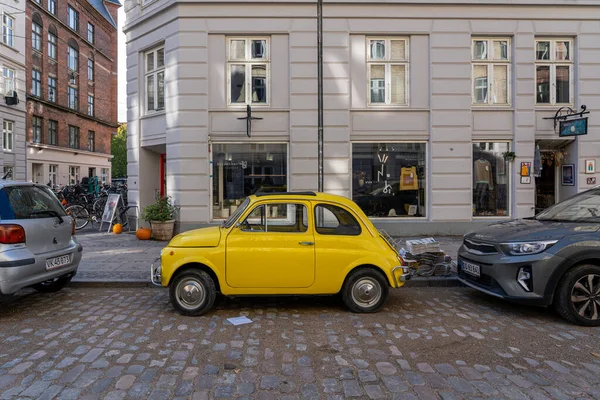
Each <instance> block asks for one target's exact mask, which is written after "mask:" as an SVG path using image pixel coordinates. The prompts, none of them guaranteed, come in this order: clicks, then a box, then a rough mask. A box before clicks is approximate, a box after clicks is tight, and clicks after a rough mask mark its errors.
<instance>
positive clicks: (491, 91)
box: [471, 36, 512, 108]
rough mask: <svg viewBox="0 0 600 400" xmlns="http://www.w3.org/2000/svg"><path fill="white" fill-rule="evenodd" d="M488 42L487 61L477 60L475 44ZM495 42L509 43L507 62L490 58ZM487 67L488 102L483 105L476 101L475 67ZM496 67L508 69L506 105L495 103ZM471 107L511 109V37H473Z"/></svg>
mask: <svg viewBox="0 0 600 400" xmlns="http://www.w3.org/2000/svg"><path fill="white" fill-rule="evenodd" d="M482 41H485V42H487V57H486V58H485V59H477V58H475V44H476V43H477V42H482ZM494 42H507V44H506V46H507V49H506V60H502V59H500V60H495V59H493V58H492V57H490V55H491V53H492V52H493V49H494ZM481 66H483V67H486V70H487V74H486V77H487V100H486V101H485V102H483V103H478V102H476V101H475V92H476V90H475V79H476V78H475V67H481ZM496 66H505V67H506V103H495V102H493V99H494V97H495V94H496V91H495V86H494V85H493V82H494V69H495V67H496ZM471 106H472V107H474V108H477V107H481V108H489V107H511V106H512V40H511V38H510V37H500V36H499V37H495V36H494V37H489V36H485V37H473V38H471Z"/></svg>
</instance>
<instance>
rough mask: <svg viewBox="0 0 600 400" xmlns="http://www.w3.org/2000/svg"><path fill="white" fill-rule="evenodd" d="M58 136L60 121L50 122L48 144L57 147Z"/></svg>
mask: <svg viewBox="0 0 600 400" xmlns="http://www.w3.org/2000/svg"><path fill="white" fill-rule="evenodd" d="M57 135H58V121H53V120H50V121H48V144H50V145H52V146H56V145H57V144H58V141H57Z"/></svg>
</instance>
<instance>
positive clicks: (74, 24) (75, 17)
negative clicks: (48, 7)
mask: <svg viewBox="0 0 600 400" xmlns="http://www.w3.org/2000/svg"><path fill="white" fill-rule="evenodd" d="M69 28H71V29H73V30H74V31H78V30H79V12H77V11H75V9H74V8H73V7H71V6H69Z"/></svg>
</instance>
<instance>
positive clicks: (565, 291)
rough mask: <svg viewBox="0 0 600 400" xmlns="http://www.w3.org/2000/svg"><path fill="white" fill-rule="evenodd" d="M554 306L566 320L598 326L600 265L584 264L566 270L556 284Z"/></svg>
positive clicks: (599, 317) (599, 315)
mask: <svg viewBox="0 0 600 400" xmlns="http://www.w3.org/2000/svg"><path fill="white" fill-rule="evenodd" d="M555 307H556V311H557V312H558V313H559V314H560V316H561V317H563V318H564V319H566V320H567V321H570V322H572V323H575V324H579V325H584V326H600V267H599V266H597V265H589V264H586V265H578V266H576V267H575V268H573V269H571V270H569V271H567V273H566V274H565V276H564V277H563V279H562V281H561V282H560V284H559V286H558V289H557V293H556V301H555Z"/></svg>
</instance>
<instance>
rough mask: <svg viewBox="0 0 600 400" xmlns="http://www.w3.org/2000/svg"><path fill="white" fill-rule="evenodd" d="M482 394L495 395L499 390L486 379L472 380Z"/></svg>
mask: <svg viewBox="0 0 600 400" xmlns="http://www.w3.org/2000/svg"><path fill="white" fill-rule="evenodd" d="M470 383H471V384H472V385H473V386H474V387H475V388H476V389H477V390H478V391H479V392H480V393H481V394H484V395H486V396H495V395H497V394H498V391H497V390H496V389H494V388H493V387H492V386H491V385H490V384H489V383H487V382H485V381H471V382H470Z"/></svg>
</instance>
